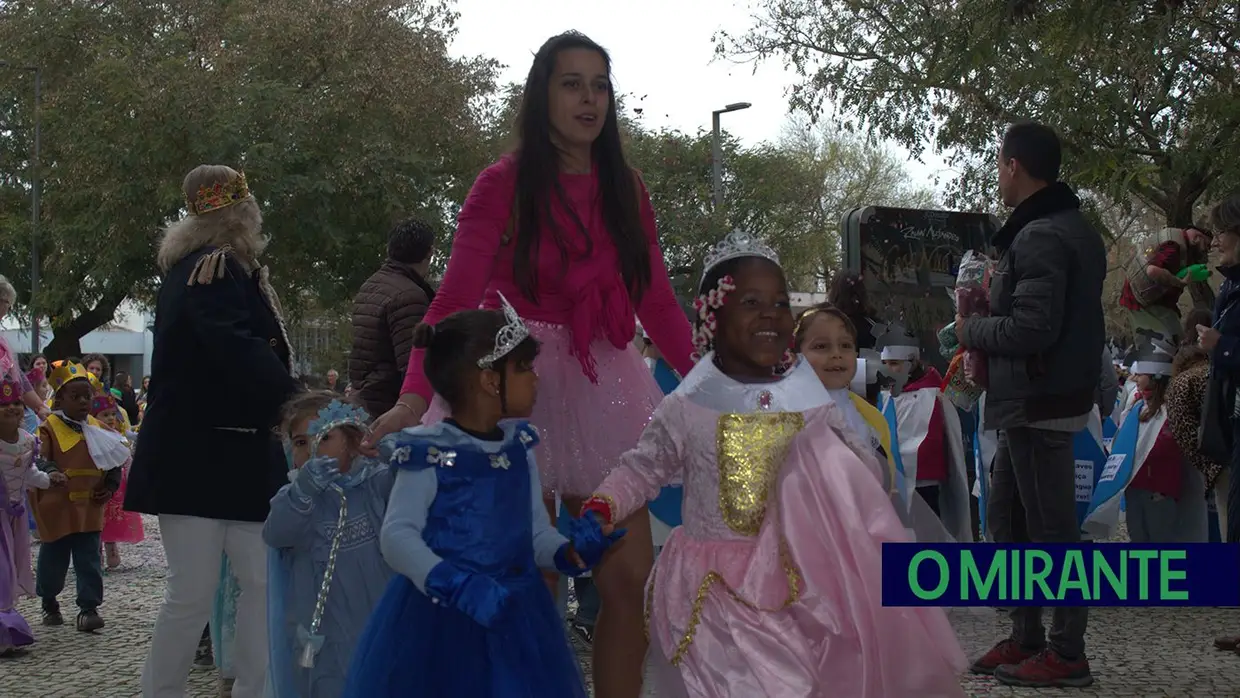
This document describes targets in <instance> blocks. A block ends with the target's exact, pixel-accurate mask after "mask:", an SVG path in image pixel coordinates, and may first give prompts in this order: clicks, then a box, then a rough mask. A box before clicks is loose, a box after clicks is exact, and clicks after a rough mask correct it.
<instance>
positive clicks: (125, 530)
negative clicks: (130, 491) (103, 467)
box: [99, 465, 146, 543]
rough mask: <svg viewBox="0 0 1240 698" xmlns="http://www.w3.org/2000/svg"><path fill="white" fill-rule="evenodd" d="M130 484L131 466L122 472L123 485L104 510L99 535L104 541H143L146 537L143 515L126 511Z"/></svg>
mask: <svg viewBox="0 0 1240 698" xmlns="http://www.w3.org/2000/svg"><path fill="white" fill-rule="evenodd" d="M128 485H129V466H128V465H126V466H125V471H124V472H123V473H121V486H120V489H118V490H116V494H114V495H112V498H111V499H109V500H108V504H107V506H106V507H104V510H103V532H102V533H101V534H100V535H99V537H100V538H101V539H102V540H103V542H104V543H141V542H142V540H143V539H144V538H146V533H145V531H144V530H143V528H142V515H141V514H139V513H138V512H136V511H125V489H126V487H127V486H128Z"/></svg>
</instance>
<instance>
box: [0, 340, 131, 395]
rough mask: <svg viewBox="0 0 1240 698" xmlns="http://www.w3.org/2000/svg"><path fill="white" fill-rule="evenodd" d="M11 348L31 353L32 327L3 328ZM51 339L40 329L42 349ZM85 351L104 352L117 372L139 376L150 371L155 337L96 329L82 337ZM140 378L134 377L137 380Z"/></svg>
mask: <svg viewBox="0 0 1240 698" xmlns="http://www.w3.org/2000/svg"><path fill="white" fill-rule="evenodd" d="M0 335H2V336H3V337H4V340H5V341H6V342H8V344H9V348H10V349H12V350H13V351H14V352H15V353H18V354H29V353H30V330H29V329H13V330H0ZM51 341H52V332H51V330H47V329H41V330H40V332H39V350H40V351H42V350H43V348H44V347H46V346H47V345H48V343H50V342H51ZM81 343H82V353H83V354H103V355H104V356H107V357H108V358H109V360H110V361H111V362H112V363H113V364H114V366H113V370H114V371H117V370H119V371H128V372H129V373H131V374H133V375H134V376H135V378H136V379H138V380H140V379H141V377H142V376H144V375H147V374H149V373H150V372H151V349H152V347H153V345H154V337H153V336H152V335H151V333H150V332H149V331H142V332H135V331H132V330H95V331H94V332H91V333H89V334H87V335H86V336H85V337H82V342H81ZM136 382H137V380H135V383H136Z"/></svg>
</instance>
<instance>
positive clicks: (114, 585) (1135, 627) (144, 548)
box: [0, 519, 1240, 698]
mask: <svg viewBox="0 0 1240 698" xmlns="http://www.w3.org/2000/svg"><path fill="white" fill-rule="evenodd" d="M146 525H147V532H148V536H147V540H146V542H144V543H142V544H139V545H137V546H130V547H127V548H124V549H123V553H124V566H123V567H122V569H121V570H120V571H118V572H116V573H113V574H111V575H109V576H108V578H107V580H106V582H105V583H106V585H107V591H106V594H107V602H106V604H105V605H104V607H103V608H102V609H101V610H102V612H103V615H104V618H105V619H106V620H107V623H108V626H107V628H105V629H104V630H102V631H100V632H99V633H98V634H97V635H94V636H92V635H87V634H83V633H79V632H77V631H75V630H74V629H73V627H72V625H71V624H70V625H66V626H64V627H60V628H44V627H42V626H38V625H35V624H37V622H38V619H39V610H38V604H37V602H35V601H24V602H22V604H21V605H20V608H21V610H22V612H23V613H25V614H26V617H27V618H28V619H30V620H31V621H32V625H35V632H36V634H37V635H38V638H39V642H38V644H37V645H35V646H34V647H33V648H32V649H31V650H30V651H29V652H27V653H25V654H24V655H20V656H16V657H10V658H6V659H0V696H3V697H4V698H26V697H34V696H39V697H44V696H47V697H52V696H55V697H58V698H60V697H64V698H68V697H73V698H79V697H82V698H85V697H95V696H99V697H103V698H121V697H123V696H137V695H138V676H139V673H140V672H141V669H142V660H143V658H144V657H145V655H146V651H147V646H148V644H149V642H150V630H151V626H152V624H153V622H154V618H155V613H156V610H157V609H158V606H159V600H160V598H161V595H162V592H163V551H162V549H161V548H160V545H159V533H158V528H157V526H156V525H155V522H154V520H153V519H148V520H147V522H146ZM69 589H72V581H70V585H69ZM64 600H65V601H68V602H69V604H68V605H70V606H71V604H72V594H71V592H70V594H69V595H68V596H67V598H66V599H64ZM66 611H67V613H66V615H68V616H69V618H68V619H69V620H71V618H72V615H71V614H69V613H68V611H69V609H68V608H66ZM1003 621H1004V618H1003V617H1002V616H1000V615H999V614H998V613H996V612H993V611H990V610H970V611H960V612H953V622H954V623H955V626H956V629H957V631H958V632H959V633H960V637H961V638H962V641H963V642H964V645H965V648H966V649H967V650H968V651H969V652H970V653H971V654H972V653H976V652H980V651H982V650H984V649H985V648H986V647H988V646H989V645H990V643H991V642H992V641H993V640H995V639H997V638H999V637H1000V636H1001V635H1002V634H1003V632H1004V622H1003ZM1228 630H1231V631H1237V630H1240V610H1236V609H1228V610H1221V609H1185V610H1173V609H1099V610H1096V611H1095V612H1094V613H1093V614H1092V615H1091V616H1090V630H1089V642H1090V658H1091V661H1092V663H1093V668H1094V673H1095V675H1096V676H1097V682H1096V683H1095V685H1094V687H1093V688H1091V689H1088V690H1084V691H1050V690H1028V689H1025V690H1013V689H1008V688H1003V687H998V686H996V685H995V684H994V682H993V681H991V680H987V679H981V678H975V677H968V678H966V679H965V680H964V685H965V687H966V692H967V693H968V695H970V696H1045V695H1059V694H1062V695H1072V696H1184V697H1187V696H1193V697H1194V698H1207V697H1209V696H1240V657H1237V656H1235V655H1232V654H1229V653H1223V652H1216V651H1215V650H1213V649H1212V648H1211V646H1210V641H1211V639H1212V638H1213V637H1214V636H1215V635H1217V634H1221V633H1223V632H1225V631H1228ZM215 682H216V677H215V674H214V672H213V671H195V672H194V673H193V674H192V676H191V677H190V690H189V693H188V694H187V695H188V696H192V698H212V697H214V696H215V695H216V685H215Z"/></svg>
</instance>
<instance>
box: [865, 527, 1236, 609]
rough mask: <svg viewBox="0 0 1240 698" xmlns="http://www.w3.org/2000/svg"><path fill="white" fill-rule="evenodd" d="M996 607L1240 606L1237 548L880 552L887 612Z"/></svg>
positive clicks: (921, 548)
mask: <svg viewBox="0 0 1240 698" xmlns="http://www.w3.org/2000/svg"><path fill="white" fill-rule="evenodd" d="M999 604H1002V605H1005V606H1086V605H1088V606H1235V605H1240V544H1219V543H1200V544H1192V545H1137V544H1123V543H1101V544H1094V543H1078V544H1066V543H1065V544H1045V545H1030V544H1014V545H999V544H987V543H978V544H965V545H961V544H926V545H923V544H918V543H885V544H884V545H883V605H885V606H993V605H999Z"/></svg>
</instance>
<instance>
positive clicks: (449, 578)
mask: <svg viewBox="0 0 1240 698" xmlns="http://www.w3.org/2000/svg"><path fill="white" fill-rule="evenodd" d="M414 345H415V346H416V347H419V348H423V349H425V351H426V361H425V371H426V375H427V378H428V379H429V380H430V382H431V385H432V386H433V387H434V388H435V392H436V393H438V394H439V395H440V396H441V397H442V398H443V399H444V400H445V401H446V402H447V403H448V405H449V406H450V407H451V411H452V417H450V418H448V419H445V420H444V421H443V422H441V423H438V424H434V425H429V426H420V427H415V428H412V429H406V430H404V431H402V432H399V433H398V434H395V435H393V436H391V437H388V438H387V439H385V440H384V441H383V442H382V443H381V452H382V454H383V456H384V457H385V458H387V459H388V461H389V463H390V465H391V467H392V468H394V469H395V470H396V482H395V485H394V486H393V489H392V496H391V498H390V500H389V502H388V509H387V518H386V519H385V521H384V523H383V531H382V534H381V536H380V541H381V545H382V549H383V555H384V557H385V558H386V559H387V562H388V564H390V565H391V566H392V568H393V569H395V570H396V572H398V575H397V576H396V577H395V578H394V579H393V580H392V582H391V584H390V585H389V586H388V588H387V592H386V593H385V594H384V596H383V599H382V601H380V602H379V605H378V607H377V608H376V609H375V612H374V613H373V614H372V616H371V618H370V623H369V625H368V626H367V628H366V631H365V632H364V633H363V636H362V639H361V640H360V641H359V642H358V646H357V651H356V653H355V654H354V657H353V664H352V666H351V667H350V670H349V680H348V682H347V686H346V688H345V691H344V696H345V697H346V698H385V697H392V698H396V697H399V698H406V697H410V698H411V697H414V696H416V697H418V698H432V697H436V698H437V697H440V696H443V697H445V698H447V697H449V696H450V697H453V698H456V697H460V698H474V697H475V696H478V697H482V696H485V697H486V698H585V696H587V692H586V688H585V684H584V681H583V680H582V677H581V671H580V668H579V667H578V665H577V660H576V658H575V657H574V655H573V652H572V649H571V647H570V645H569V642H568V637H567V635H566V633H565V628H564V623H563V621H562V620H561V618H560V614H559V612H558V610H557V608H556V605H555V601H554V600H553V599H552V596H551V593H550V591H548V589H547V586H546V584H545V583H544V582H543V578H542V574H541V572H540V569H555V570H558V571H559V572H561V573H563V574H568V575H573V576H576V575H580V574H581V573H583V572H585V571H586V570H587V569H589V568H590V567H592V566H593V565H594V564H596V563H597V562H598V561H599V559H600V558H601V557H602V555H603V553H604V552H605V551H606V550H607V548H608V547H609V546H610V545H611V544H612V543H614V542H615V541H616V540H618V539H619V538H620V537H621V536H622V535H623V534H624V532H623V531H612V530H611V529H610V527H608V528H606V529H604V528H601V527H600V525H599V524H598V522H597V521H596V520H594V519H593V518H592V517H586V518H584V519H577V520H575V524H574V526H573V527H572V528H571V530H570V531H569V536H568V537H567V538H566V537H565V536H563V535H561V534H560V533H559V532H557V531H556V530H555V528H554V527H552V525H551V523H550V520H549V517H548V515H547V510H546V508H545V507H544V505H543V501H542V488H541V486H540V484H539V479H538V468H537V467H536V465H535V461H534V447H535V446H536V445H537V444H538V433H537V432H536V431H535V430H534V428H533V427H531V426H530V425H529V424H528V423H526V422H524V421H520V419H521V418H522V417H524V416H526V415H529V414H530V411H531V410H532V409H533V406H534V398H535V394H536V392H537V386H538V377H537V375H536V374H535V373H534V368H533V366H534V358H535V356H536V355H537V354H538V344H537V342H536V341H535V340H534V339H533V338H532V337H530V336H529V331H528V329H527V328H526V327H525V324H524V323H523V322H522V321H521V318H520V317H518V316H517V314H516V311H514V310H513V309H512V307H511V306H509V305H508V304H507V302H506V301H505V302H504V308H503V310H502V311H499V310H469V311H464V312H460V313H456V314H454V315H452V316H450V317H448V318H446V319H444V320H443V321H442V322H440V323H439V324H438V325H435V326H433V327H432V326H428V325H420V326H419V327H418V328H417V330H416V331H415V334H414Z"/></svg>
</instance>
